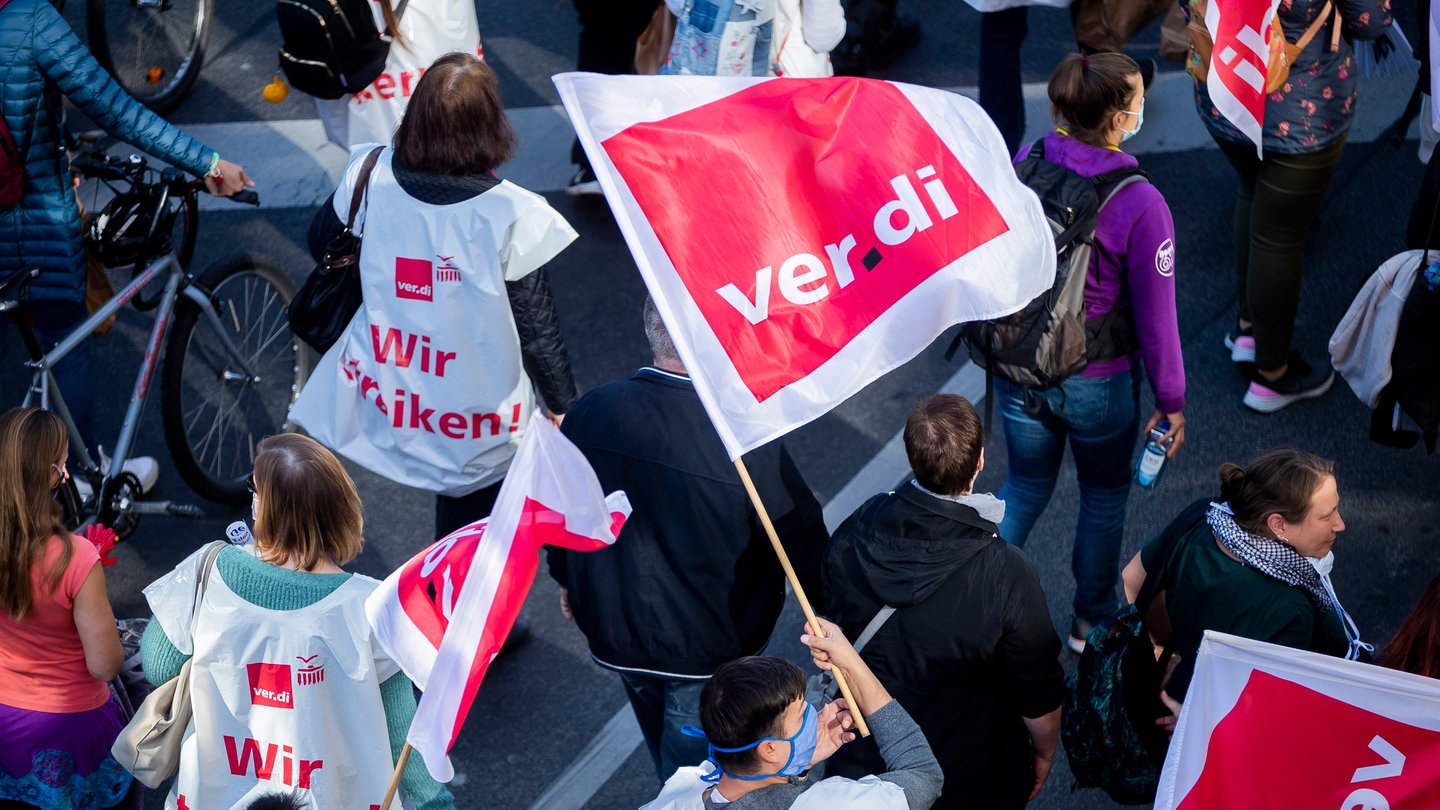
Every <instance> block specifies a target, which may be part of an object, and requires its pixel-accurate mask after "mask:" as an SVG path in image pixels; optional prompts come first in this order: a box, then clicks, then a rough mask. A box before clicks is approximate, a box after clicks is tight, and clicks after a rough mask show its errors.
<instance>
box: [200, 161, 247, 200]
mask: <svg viewBox="0 0 1440 810" xmlns="http://www.w3.org/2000/svg"><path fill="white" fill-rule="evenodd" d="M216 171H217V172H218V173H219V175H220V177H219V179H216V178H215V177H213V176H211V175H208V174H207V175H205V188H207V189H209V191H210V193H211V194H213V195H215V196H216V197H233V196H234V195H235V193H236V192H238V191H240V190H241V189H245V188H254V187H255V181H254V180H251V179H250V176H249V175H247V174H245V169H244V167H242V166H239V165H237V164H235V163H231V162H230V161H228V160H225V159H223V158H222V159H221V160H220V164H219V165H218V166H217V167H216Z"/></svg>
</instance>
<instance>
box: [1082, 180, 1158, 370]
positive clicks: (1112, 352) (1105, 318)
mask: <svg viewBox="0 0 1440 810" xmlns="http://www.w3.org/2000/svg"><path fill="white" fill-rule="evenodd" d="M1090 182H1091V183H1093V184H1094V185H1095V195H1096V196H1097V197H1099V198H1100V206H1099V208H1097V209H1096V215H1097V216H1098V215H1099V213H1100V211H1103V210H1104V209H1105V205H1106V204H1107V203H1109V202H1110V200H1112V199H1114V198H1115V195H1116V194H1119V193H1120V191H1121V190H1122V189H1124V188H1125V187H1126V186H1129V185H1133V184H1135V183H1141V182H1145V183H1148V182H1150V176H1149V175H1147V174H1146V173H1145V172H1144V170H1142V169H1141V168H1140V167H1139V166H1126V167H1124V168H1120V169H1116V170H1115V171H1113V172H1106V173H1104V174H1097V175H1095V176H1094V177H1091V178H1090ZM1124 278H1125V277H1124V275H1121V277H1120V280H1121V287H1122V290H1121V292H1122V296H1121V298H1119V299H1116V301H1115V306H1112V307H1110V310H1109V311H1108V312H1106V313H1105V314H1104V315H1101V316H1100V317H1099V318H1097V319H1095V320H1093V321H1091V320H1087V321H1086V322H1085V344H1086V347H1087V351H1086V355H1087V362H1088V363H1103V362H1105V361H1107V360H1113V359H1115V358H1116V357H1121V356H1124V355H1127V354H1130V353H1131V352H1132V351H1134V350H1135V346H1134V345H1132V344H1133V343H1134V342H1135V341H1134V340H1132V339H1131V332H1132V331H1133V327H1132V326H1131V324H1130V313H1129V304H1128V303H1126V302H1125V301H1124V300H1123V299H1124V297H1125V296H1124V292H1125V284H1124ZM1117 321H1119V323H1118V324H1117V323H1116V322H1117ZM1117 329H1123V330H1124V331H1123V333H1122V336H1121V338H1117V336H1116V334H1115V333H1116V331H1117ZM1094 346H1100V347H1102V348H1103V349H1105V351H1102V352H1095V353H1094V355H1093V356H1090V355H1091V353H1092V351H1091V349H1090V347H1094Z"/></svg>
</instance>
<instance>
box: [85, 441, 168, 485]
mask: <svg viewBox="0 0 1440 810" xmlns="http://www.w3.org/2000/svg"><path fill="white" fill-rule="evenodd" d="M120 469H121V470H124V471H125V472H127V473H130V474H131V475H133V476H135V478H136V479H137V480H138V481H139V482H140V494H141V495H144V494H146V493H148V492H149V491H150V490H152V489H154V488H155V482H156V481H159V480H160V462H158V461H156V460H155V459H154V457H152V456H135V457H134V458H129V459H126V460H125V463H124V464H122V465H121V466H120ZM100 473H101V474H102V475H108V474H109V473H110V456H108V455H106V454H105V448H103V447H102V448H100ZM80 483H81V482H80V481H79V480H77V481H76V482H75V484H76V486H77V487H78V486H79V485H80ZM80 496H81V497H89V496H88V495H86V494H85V492H84V490H81V493H80Z"/></svg>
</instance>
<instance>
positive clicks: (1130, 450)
mask: <svg viewBox="0 0 1440 810" xmlns="http://www.w3.org/2000/svg"><path fill="white" fill-rule="evenodd" d="M1028 396H1029V398H1030V400H1031V401H1030V406H1029V407H1027V406H1026V401H1025V400H1026V397H1027V394H1026V392H1025V391H1024V389H1022V388H1020V387H1019V386H1016V385H1013V384H1011V383H1010V382H1008V381H1006V380H1002V379H1000V378H999V377H996V378H995V403H996V405H997V407H998V408H999V409H1000V416H1001V421H1002V422H1003V423H1004V425H1005V446H1006V448H1007V450H1008V453H1009V461H1010V469H1009V473H1008V474H1007V475H1006V478H1005V485H1004V486H1002V487H1001V488H1000V496H999V497H1000V499H1001V500H1003V501H1005V520H1004V521H1003V522H1001V524H1000V534H1001V536H1003V537H1004V538H1005V539H1006V540H1008V541H1009V542H1010V543H1012V544H1014V545H1016V546H1021V547H1023V546H1024V545H1025V541H1026V540H1028V539H1029V537H1030V529H1031V528H1033V527H1034V526H1035V521H1036V520H1038V519H1039V517H1040V514H1041V513H1042V512H1044V511H1045V505H1046V504H1047V503H1049V502H1050V495H1051V493H1053V492H1054V491H1055V479H1056V478H1057V477H1058V476H1059V474H1060V462H1061V461H1062V460H1063V459H1064V456H1065V442H1066V440H1067V439H1068V440H1069V443H1070V452H1071V454H1072V455H1074V457H1075V473H1076V477H1077V478H1078V479H1079V481H1080V516H1079V518H1078V519H1077V520H1076V522H1075V545H1074V548H1073V551H1072V553H1071V558H1070V568H1071V570H1072V572H1073V573H1074V575H1075V602H1074V605H1075V615H1076V616H1078V617H1079V618H1081V619H1084V620H1086V621H1089V622H1092V623H1094V622H1099V621H1100V620H1101V619H1105V618H1108V617H1109V616H1110V615H1111V614H1112V613H1114V612H1115V609H1116V608H1117V607H1118V606H1119V600H1118V599H1117V598H1116V595H1115V581H1116V578H1117V576H1118V574H1119V570H1120V543H1121V540H1122V539H1123V538H1124V535H1125V502H1126V500H1127V499H1128V498H1129V497H1130V476H1131V473H1132V464H1133V462H1134V458H1135V447H1136V445H1137V443H1138V439H1139V427H1140V423H1139V405H1140V379H1139V375H1137V374H1134V373H1132V372H1129V371H1126V372H1122V373H1120V374H1116V375H1114V376H1112V377H1103V378H1093V379H1092V378H1087V377H1071V378H1070V379H1068V380H1066V381H1065V382H1064V383H1062V384H1061V385H1060V387H1058V388H1053V389H1051V390H1049V391H1041V392H1031V393H1029V394H1028Z"/></svg>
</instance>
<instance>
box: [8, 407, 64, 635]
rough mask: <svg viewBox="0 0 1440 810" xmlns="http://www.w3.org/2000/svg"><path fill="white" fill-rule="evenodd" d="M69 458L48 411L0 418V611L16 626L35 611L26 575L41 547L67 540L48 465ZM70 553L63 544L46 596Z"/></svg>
mask: <svg viewBox="0 0 1440 810" xmlns="http://www.w3.org/2000/svg"><path fill="white" fill-rule="evenodd" d="M69 452H70V442H69V439H68V438H67V437H66V435H65V423H64V422H62V421H61V420H60V417H58V416H56V415H55V414H53V413H51V412H50V411H45V410H41V409H39V408H13V409H11V410H8V411H6V412H5V413H4V414H3V415H0V611H3V612H4V613H5V614H7V615H9V616H10V618H11V619H14V620H17V621H18V620H20V619H23V618H25V617H26V616H28V615H29V614H30V611H31V609H32V608H33V607H34V605H35V597H36V594H35V593H33V592H32V591H33V585H32V583H31V574H32V571H33V569H34V566H36V565H39V564H40V561H41V560H42V559H43V557H44V552H45V546H46V544H47V543H48V542H49V540H50V538H51V537H52V536H54V535H59V536H60V537H62V538H64V539H65V540H66V541H69V540H70V533H69V532H67V531H66V530H65V526H64V524H62V523H61V522H60V504H58V503H56V502H55V496H54V493H53V492H51V486H52V484H53V483H54V481H55V476H56V473H55V470H54V465H56V464H63V463H64V462H65V457H66V456H67V455H68V454H69ZM73 553H74V547H73V546H71V545H70V543H69V542H66V544H65V546H64V550H63V551H61V552H60V556H59V558H57V559H56V561H55V567H54V569H53V570H51V571H47V572H45V577H44V578H43V584H44V586H45V588H46V590H47V591H48V592H50V593H53V592H54V591H55V589H56V588H58V587H60V578H61V577H62V576H64V574H65V569H66V568H68V567H69V566H70V557H71V555H72V554H73Z"/></svg>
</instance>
